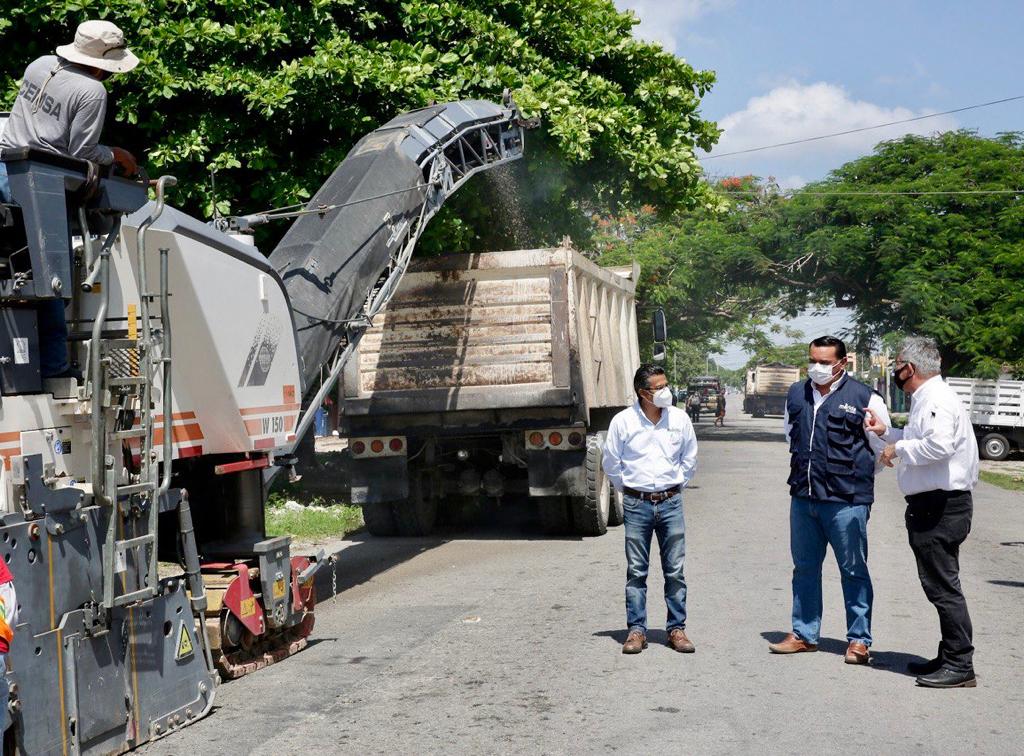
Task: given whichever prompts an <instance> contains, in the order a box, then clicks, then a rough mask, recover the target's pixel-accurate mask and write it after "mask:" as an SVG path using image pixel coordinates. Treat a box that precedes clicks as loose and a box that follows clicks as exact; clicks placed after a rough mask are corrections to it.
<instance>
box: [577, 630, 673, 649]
mask: <svg viewBox="0 0 1024 756" xmlns="http://www.w3.org/2000/svg"><path fill="white" fill-rule="evenodd" d="M592 635H593V637H594V638H611V639H612V640H613V641H615V642H616V643H617V644H618V645H620V646H621V645H622V644H623V643H625V642H626V636H627V635H629V630H627V629H626V628H620V629H618V630H601V631H600V632H596V633H593V634H592ZM647 644H648V645H650V646H657V645H660V646H664V645H666V644H668V633H666V632H665V631H664V630H648V631H647Z"/></svg>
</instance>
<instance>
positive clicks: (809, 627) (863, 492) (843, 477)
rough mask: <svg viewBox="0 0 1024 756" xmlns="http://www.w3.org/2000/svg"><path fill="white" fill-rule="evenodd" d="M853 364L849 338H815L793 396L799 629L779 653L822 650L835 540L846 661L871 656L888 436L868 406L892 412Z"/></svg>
mask: <svg viewBox="0 0 1024 756" xmlns="http://www.w3.org/2000/svg"><path fill="white" fill-rule="evenodd" d="M845 367H846V345H845V344H844V343H843V342H842V341H840V340H839V339H837V338H835V337H832V336H822V337H821V338H817V339H815V340H814V341H812V342H811V344H810V359H809V364H808V366H807V375H808V379H807V380H806V381H801V382H798V383H794V384H793V385H792V386H791V387H790V389H789V396H788V397H787V399H786V413H785V419H784V425H785V429H786V437H787V439H788V440H789V451H790V454H791V461H790V473H789V481H788V482H789V491H790V495H791V496H792V502H791V504H790V512H789V538H790V551H791V553H792V555H793V632H791V633H790V634H789V635H787V636H786V637H785V638H784V639H783V640H782V641H780V642H778V643H772V644H770V645H769V646H768V649H769V650H770V651H771V652H772V653H773V654H796V653H801V652H806V651H817V650H818V634H819V632H820V630H821V610H822V606H821V565H822V562H824V560H825V551H826V547H828V546H832V551H833V552H834V553H835V555H836V562H837V563H838V564H839V572H840V576H841V580H842V586H843V600H844V602H845V604H846V638H847V641H848V643H849V645H848V646H847V649H846V655H845V661H846V663H847V664H867V663H868V662H869V660H870V657H869V651H868V649H869V648H870V646H871V603H872V601H873V598H874V593H873V591H872V589H871V576H870V575H869V574H868V531H867V525H868V517H869V516H870V514H871V503H872V502H873V501H874V498H875V496H874V493H875V471H876V470H877V469H879V468H880V467H881V465H880V464H879V462H878V457H879V455H880V454H881V453H882V451H883V450H884V449H885V443H884V442H881V440H880V439H879V438H878V437H877V435H876V434H874V433H868V432H867V431H866V429H865V427H864V423H865V419H866V412H865V410H867V409H870V410H871V412H872V413H873V414H874V415H875V417H879V418H882V417H886V418H887V417H888V416H889V413H888V411H887V410H886V407H885V402H884V401H882V397H881V396H879V395H878V394H877V393H875V392H874V391H872V390H871V389H870V388H869V387H868V386H865V385H864V384H863V383H861V382H860V381H857V380H854V379H853V378H851V377H850V376H848V375H847V374H846V370H845ZM886 425H887V426H888V425H889V423H888V422H887V421H886Z"/></svg>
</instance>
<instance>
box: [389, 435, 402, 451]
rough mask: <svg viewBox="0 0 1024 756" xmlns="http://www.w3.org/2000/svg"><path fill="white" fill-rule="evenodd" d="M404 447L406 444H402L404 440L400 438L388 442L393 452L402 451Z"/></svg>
mask: <svg viewBox="0 0 1024 756" xmlns="http://www.w3.org/2000/svg"><path fill="white" fill-rule="evenodd" d="M403 446H405V444H403V443H402V439H400V438H393V439H391V440H390V441H388V448H389V449H391V451H393V452H399V451H402V447H403Z"/></svg>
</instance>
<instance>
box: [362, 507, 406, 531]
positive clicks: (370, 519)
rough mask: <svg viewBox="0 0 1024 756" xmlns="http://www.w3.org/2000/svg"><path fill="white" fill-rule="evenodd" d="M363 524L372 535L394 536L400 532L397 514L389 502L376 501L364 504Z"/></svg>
mask: <svg viewBox="0 0 1024 756" xmlns="http://www.w3.org/2000/svg"><path fill="white" fill-rule="evenodd" d="M363 524H364V525H366V530H367V532H369V534H370V535H374V536H381V537H387V536H393V535H395V534H396V533H397V532H398V529H397V526H396V525H395V516H394V513H393V512H392V511H391V504H390V503H389V502H380V501H375V502H372V503H367V504H363Z"/></svg>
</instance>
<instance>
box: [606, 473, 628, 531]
mask: <svg viewBox="0 0 1024 756" xmlns="http://www.w3.org/2000/svg"><path fill="white" fill-rule="evenodd" d="M608 485H609V486H611V481H608ZM611 496H612V498H611V502H610V504H611V506H609V507H608V527H609V528H612V527H616V526H618V525H621V524H622V523H624V522H625V521H626V510H625V509H624V506H623V503H622V491H616V490H615V489H614V488H612V490H611Z"/></svg>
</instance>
